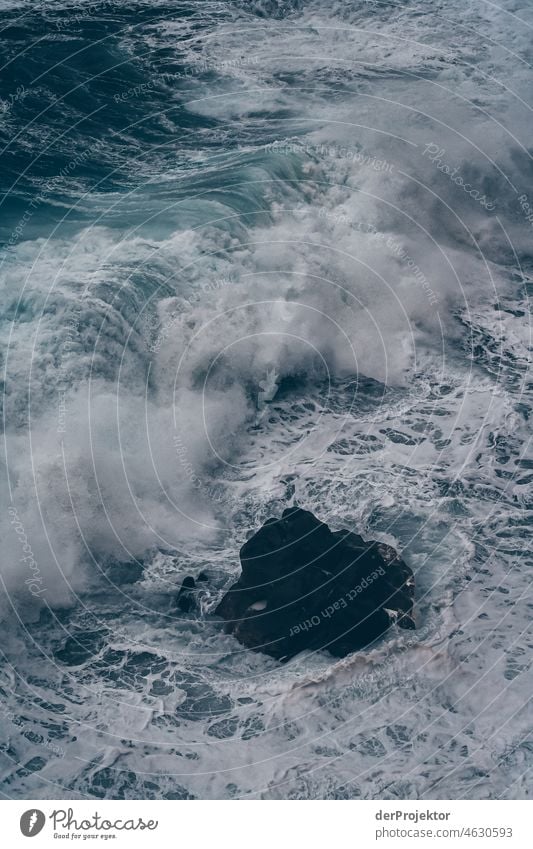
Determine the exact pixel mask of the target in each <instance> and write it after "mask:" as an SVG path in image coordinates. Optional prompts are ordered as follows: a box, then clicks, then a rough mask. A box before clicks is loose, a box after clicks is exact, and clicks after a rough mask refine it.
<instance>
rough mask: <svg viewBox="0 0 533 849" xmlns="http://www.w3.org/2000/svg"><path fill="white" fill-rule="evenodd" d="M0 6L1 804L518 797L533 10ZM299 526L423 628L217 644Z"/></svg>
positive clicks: (525, 690) (526, 517) (14, 0)
mask: <svg viewBox="0 0 533 849" xmlns="http://www.w3.org/2000/svg"><path fill="white" fill-rule="evenodd" d="M0 7H1V8H2V18H3V23H2V30H1V33H0V39H1V44H2V55H3V65H4V74H3V76H2V82H1V89H0V97H1V100H0V134H1V145H2V148H1V150H2V152H1V154H0V168H1V175H2V195H1V198H0V201H1V206H2V218H1V223H0V236H1V240H2V255H1V259H0V264H1V272H0V274H1V284H0V300H1V324H0V332H1V337H2V363H3V372H4V373H3V381H4V383H3V433H4V441H3V445H4V451H3V457H2V460H1V463H2V476H1V481H2V488H1V490H0V493H1V501H2V503H1V509H0V521H1V523H2V529H1V530H2V548H3V551H2V564H1V573H0V576H1V593H0V628H1V629H2V635H1V636H2V639H1V644H2V664H1V669H0V688H1V695H2V707H1V709H0V710H1V714H0V737H1V755H0V767H1V779H2V788H3V789H2V792H3V794H4V795H5V796H6V797H8V798H20V799H25V798H45V799H46V798H49V799H58V798H59V799H84V798H89V799H91V798H99V799H104V798H113V799H116V798H119V799H160V798H163V799H188V798H199V799H230V798H231V799H242V798H260V799H354V798H367V799H374V798H382V799H439V798H444V799H446V798H452V799H460V798H467V799H480V798H515V799H517V798H525V797H527V795H528V782H527V774H528V771H529V770H530V769H531V764H532V760H533V747H532V744H531V742H527V740H528V733H530V728H531V711H530V708H528V700H529V699H530V693H531V678H530V677H528V657H527V654H528V652H530V651H531V633H530V623H531V612H532V604H531V600H530V597H529V600H528V595H527V593H528V589H529V586H530V582H531V569H532V557H531V551H530V542H531V537H530V532H529V523H530V519H531V509H532V507H533V505H532V502H531V483H532V481H533V472H532V469H533V457H532V455H531V451H530V448H529V439H530V429H531V425H530V417H531V413H532V407H531V389H532V384H531V378H530V374H529V365H530V359H529V358H530V349H531V337H530V333H531V327H530V313H529V300H528V298H529V294H530V291H531V283H532V271H533V255H532V251H531V245H532V237H533V231H532V226H533V224H532V220H533V159H532V155H531V130H532V126H533V122H532V105H531V82H532V71H531V62H532V61H533V51H532V48H531V35H532V29H533V13H532V9H531V7H530V5H529V4H527V3H526V2H525V0H523V2H522V0H518V2H515V0H513V2H511V0H503V2H500V3H498V4H494V3H489V2H485V0H461V2H459V0H444V2H439V3H437V2H435V0H430V2H427V3H425V4H423V8H422V6H421V4H420V3H417V2H415V0H404V2H401V3H392V2H390V3H389V2H359V0H357V2H353V0H294V1H293V2H290V0H287V2H283V0H252V2H251V1H250V0H246V2H245V0H227V2H216V0H205V2H201V3H196V2H192V0H191V2H182V1H181V0H151V2H148V0H107V2H95V0H90V2H89V0H88V2H86V3H85V2H79V3H77V4H76V7H75V10H73V7H71V6H69V5H68V4H67V3H66V2H65V3H63V2H62V0H61V2H43V3H40V4H38V5H35V4H33V3H32V2H24V0H2V2H1V3H0ZM292 505H299V506H302V507H304V508H305V509H307V510H310V511H312V512H313V513H314V514H315V515H316V516H317V517H319V518H320V519H321V521H323V522H327V524H328V525H329V526H330V527H331V528H332V529H333V530H338V529H340V528H349V529H351V530H353V531H354V532H356V533H358V534H361V535H362V536H363V537H364V538H365V539H377V540H380V541H381V542H384V543H386V544H388V545H391V546H393V547H394V548H395V549H396V550H397V551H399V552H400V553H401V556H402V558H403V559H404V560H405V562H406V563H408V564H409V566H410V568H411V569H412V570H413V572H414V573H415V577H416V588H417V589H416V621H417V629H416V630H415V631H402V630H401V629H399V628H396V627H393V628H391V629H390V630H389V631H388V633H387V634H386V635H385V637H383V638H382V639H381V640H379V641H377V642H376V643H375V644H373V645H372V646H371V647H369V648H368V649H366V650H363V651H360V652H356V653H354V654H351V655H350V656H348V657H347V658H344V659H342V660H336V659H335V658H333V657H332V656H331V655H329V654H327V653H326V652H304V653H301V654H299V655H298V656H296V657H295V658H293V659H292V660H290V661H289V662H288V663H285V664H280V663H278V662H277V661H276V660H274V659H272V658H269V657H267V656H265V655H262V654H255V653H252V652H249V651H247V650H246V649H244V648H243V647H242V646H241V645H240V644H239V643H237V641H236V640H235V639H234V637H233V636H231V635H229V634H224V632H223V628H222V623H221V622H220V620H219V619H217V618H216V617H214V616H213V615H212V611H213V609H214V608H215V607H216V605H217V603H218V602H219V600H220V598H221V596H222V594H223V592H224V591H225V590H226V589H227V588H228V586H229V585H230V584H231V583H232V582H233V581H234V580H235V579H236V577H237V575H238V572H239V557H238V552H239V549H240V547H241V546H242V545H243V543H244V542H245V541H246V539H247V538H248V537H249V536H250V534H251V533H252V532H253V531H255V530H257V529H258V528H259V526H260V525H261V524H262V523H263V522H264V521H265V520H266V519H267V518H269V517H271V516H280V515H281V513H282V511H283V510H284V509H285V508H287V507H289V506H292ZM202 571H204V572H206V574H207V575H208V577H209V582H208V586H207V587H206V589H205V590H204V592H203V594H202V596H201V607H202V614H201V616H198V614H197V613H194V612H191V613H189V614H188V613H183V612H181V611H180V610H177V609H176V606H175V598H176V593H177V590H178V588H179V586H180V584H181V581H182V580H183V577H184V576H185V575H197V574H198V573H200V572H202ZM529 739H530V738H529Z"/></svg>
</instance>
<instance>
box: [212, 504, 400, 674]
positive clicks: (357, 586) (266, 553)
mask: <svg viewBox="0 0 533 849" xmlns="http://www.w3.org/2000/svg"><path fill="white" fill-rule="evenodd" d="M240 558H241V565H242V573H241V576H240V578H239V580H238V581H237V583H235V584H234V585H233V586H232V587H231V589H230V590H229V591H228V592H227V593H226V595H225V596H224V597H223V598H222V600H221V601H220V603H219V605H218V606H217V608H216V609H215V613H216V614H217V615H218V616H222V618H223V619H225V620H226V631H227V632H228V633H230V634H233V635H234V636H235V637H236V638H237V639H238V640H239V641H240V642H241V643H242V644H243V645H245V646H247V647H248V648H251V649H254V650H257V651H262V652H264V653H265V654H268V655H271V656H272V657H275V658H278V659H279V660H286V659H288V658H290V657H293V656H294V655H295V654H298V652H300V651H302V650H304V649H311V650H315V651H316V650H321V649H325V650H327V651H329V652H331V654H333V655H335V656H336V657H344V656H345V655H347V654H349V653H350V652H353V651H356V650H358V649H361V648H363V647H364V646H367V645H368V644H369V643H371V642H373V641H374V640H375V639H377V638H378V637H380V636H381V635H382V634H383V633H384V632H385V631H386V630H387V628H388V627H389V626H390V625H391V624H392V623H393V622H396V623H397V624H398V625H399V626H400V627H402V628H414V627H415V623H414V619H413V601H414V578H413V573H412V572H411V570H410V568H409V567H408V566H407V565H406V564H405V563H404V562H403V561H402V560H401V559H400V558H399V557H398V555H397V553H396V551H395V550H394V549H393V548H391V547H390V546H388V545H384V544H383V543H379V542H365V540H363V538H362V537H360V536H358V535H357V534H354V533H351V532H350V531H346V530H342V531H336V532H334V533H333V532H332V531H330V529H329V528H328V526H327V525H325V524H324V523H323V522H320V521H319V520H318V519H317V518H316V517H315V516H313V514H312V513H309V512H308V511H307V510H301V509H299V508H295V507H293V508H290V509H288V510H285V511H284V512H283V515H282V518H281V519H268V520H267V521H266V522H265V524H264V525H263V527H262V528H260V529H259V531H257V533H256V534H254V535H253V536H252V537H251V538H250V539H249V540H248V541H247V542H246V543H245V544H244V545H243V547H242V548H241V551H240Z"/></svg>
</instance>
